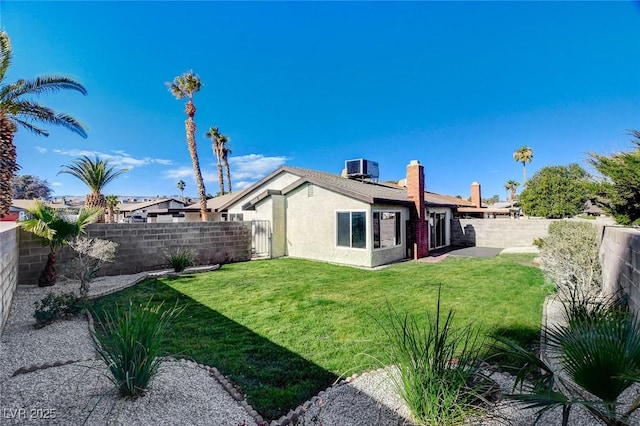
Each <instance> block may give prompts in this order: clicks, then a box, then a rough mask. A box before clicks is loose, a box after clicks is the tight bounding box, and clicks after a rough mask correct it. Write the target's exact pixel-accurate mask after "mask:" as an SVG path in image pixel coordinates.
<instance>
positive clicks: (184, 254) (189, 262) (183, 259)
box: [164, 248, 196, 272]
mask: <svg viewBox="0 0 640 426" xmlns="http://www.w3.org/2000/svg"><path fill="white" fill-rule="evenodd" d="M164 256H165V258H166V259H167V261H168V262H169V265H171V267H172V268H173V270H174V271H176V272H182V271H184V270H185V269H186V268H188V267H189V266H193V265H195V257H196V255H195V253H194V251H193V250H190V249H180V248H178V249H176V251H166V252H165V254H164Z"/></svg>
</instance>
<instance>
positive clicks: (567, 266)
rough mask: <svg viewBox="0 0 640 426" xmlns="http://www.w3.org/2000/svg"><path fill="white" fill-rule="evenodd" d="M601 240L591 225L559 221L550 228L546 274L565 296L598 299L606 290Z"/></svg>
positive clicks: (545, 249)
mask: <svg viewBox="0 0 640 426" xmlns="http://www.w3.org/2000/svg"><path fill="white" fill-rule="evenodd" d="M599 245H600V241H599V238H598V234H597V231H596V227H595V226H593V224H591V223H586V222H578V221H559V222H554V223H552V224H551V225H549V235H548V237H547V238H545V239H544V244H543V245H542V247H541V249H540V259H541V261H542V265H541V268H542V271H543V272H544V274H545V277H546V278H547V280H549V281H550V282H551V283H552V284H553V285H554V286H555V288H556V290H557V291H558V293H559V294H560V295H561V296H562V297H569V298H570V297H571V295H575V294H576V293H580V294H582V296H584V297H596V296H597V295H598V294H599V293H600V290H601V288H602V267H601V266H600V260H599V258H598V249H599Z"/></svg>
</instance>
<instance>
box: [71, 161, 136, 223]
mask: <svg viewBox="0 0 640 426" xmlns="http://www.w3.org/2000/svg"><path fill="white" fill-rule="evenodd" d="M62 167H63V168H64V170H61V171H59V172H58V174H61V173H65V174H69V175H71V176H75V177H77V178H78V179H80V180H81V181H82V182H83V183H84V184H85V185H87V186H88V187H89V189H90V190H91V193H90V194H87V196H86V198H85V202H84V204H85V206H86V207H87V208H101V209H103V210H104V209H106V207H107V199H106V198H105V196H104V195H103V194H102V190H103V189H104V187H105V186H107V184H109V183H110V182H111V181H113V180H114V179H115V178H117V177H118V176H120V175H121V174H123V173H124V172H126V171H127V169H116V168H115V166H110V165H109V160H101V159H99V158H98V157H97V156H96V157H95V158H94V159H91V158H89V157H87V156H86V155H85V156H83V157H81V158H79V159H77V160H76V161H74V162H73V163H72V164H71V165H67V166H62ZM99 222H104V217H102V220H100V221H99Z"/></svg>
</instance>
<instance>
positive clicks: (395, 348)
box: [383, 289, 491, 425]
mask: <svg viewBox="0 0 640 426" xmlns="http://www.w3.org/2000/svg"><path fill="white" fill-rule="evenodd" d="M383 328H384V329H385V332H386V334H387V337H388V339H389V355H390V358H391V362H392V363H393V364H394V365H396V366H397V367H398V369H399V376H398V377H397V378H396V379H394V381H395V385H396V387H397V390H398V393H399V394H400V396H401V397H402V398H403V399H404V401H405V402H406V404H407V406H408V407H409V410H410V411H411V413H412V415H413V418H414V420H415V421H416V422H418V423H419V424H425V425H453V424H462V423H463V422H464V420H465V419H466V418H467V417H468V416H469V415H470V414H472V413H474V412H475V411H477V410H478V409H481V406H482V401H485V400H486V398H487V396H488V394H489V393H490V388H491V386H490V385H489V380H488V378H486V377H485V376H484V375H482V374H481V371H480V363H481V361H482V355H483V345H482V340H481V339H480V336H479V333H478V331H477V329H476V328H474V327H473V326H472V325H471V324H468V325H466V326H464V327H460V328H456V327H454V325H453V312H452V311H449V312H448V313H447V314H446V316H445V315H442V313H441V310H440V289H439V290H438V296H437V305H436V312H435V315H430V316H427V320H426V323H424V324H422V323H421V322H420V321H419V320H418V319H417V318H416V317H415V316H411V315H408V314H404V315H403V314H399V313H397V312H395V311H394V310H393V309H392V308H391V307H389V312H388V325H383Z"/></svg>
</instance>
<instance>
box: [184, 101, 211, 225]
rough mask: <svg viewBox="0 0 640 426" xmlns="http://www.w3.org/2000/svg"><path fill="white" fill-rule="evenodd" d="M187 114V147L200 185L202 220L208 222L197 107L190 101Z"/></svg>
mask: <svg viewBox="0 0 640 426" xmlns="http://www.w3.org/2000/svg"><path fill="white" fill-rule="evenodd" d="M185 112H186V113H187V119H186V120H185V122H184V127H185V129H186V131H187V146H188V147H189V154H191V162H192V163H193V173H194V174H195V177H196V184H197V185H198V196H199V197H200V219H201V220H202V221H203V222H206V221H207V193H206V192H205V188H204V181H203V180H202V172H200V161H199V160H198V150H197V147H196V122H195V120H194V119H193V117H194V116H195V114H196V107H195V105H194V104H193V102H192V101H191V99H189V101H188V102H187V105H186V106H185Z"/></svg>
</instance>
